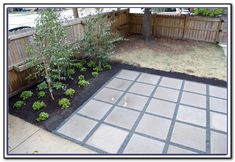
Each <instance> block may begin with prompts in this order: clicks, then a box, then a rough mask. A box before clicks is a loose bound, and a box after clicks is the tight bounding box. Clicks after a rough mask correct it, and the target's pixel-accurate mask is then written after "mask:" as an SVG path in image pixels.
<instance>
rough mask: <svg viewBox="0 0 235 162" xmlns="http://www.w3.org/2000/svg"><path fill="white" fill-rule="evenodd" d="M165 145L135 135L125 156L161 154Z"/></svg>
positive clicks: (126, 149) (127, 147) (125, 151)
mask: <svg viewBox="0 0 235 162" xmlns="http://www.w3.org/2000/svg"><path fill="white" fill-rule="evenodd" d="M164 145H165V143H163V142H161V141H157V140H153V139H150V138H146V137H143V136H140V135H137V134H133V136H132V137H131V139H130V141H129V143H128V144H127V146H126V148H125V150H124V152H123V153H124V154H161V153H162V151H163V148H164Z"/></svg>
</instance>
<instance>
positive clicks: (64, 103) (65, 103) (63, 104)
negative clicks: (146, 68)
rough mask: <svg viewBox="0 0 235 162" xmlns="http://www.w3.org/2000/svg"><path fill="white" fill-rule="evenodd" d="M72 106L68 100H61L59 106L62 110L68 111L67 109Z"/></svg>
mask: <svg viewBox="0 0 235 162" xmlns="http://www.w3.org/2000/svg"><path fill="white" fill-rule="evenodd" d="M70 105H71V104H70V101H69V99H67V98H62V99H60V100H59V106H60V107H61V108H62V109H67V108H69V106H70Z"/></svg>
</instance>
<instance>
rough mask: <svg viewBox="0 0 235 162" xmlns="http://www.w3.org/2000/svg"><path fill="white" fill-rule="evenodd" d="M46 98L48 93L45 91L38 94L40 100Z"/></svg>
mask: <svg viewBox="0 0 235 162" xmlns="http://www.w3.org/2000/svg"><path fill="white" fill-rule="evenodd" d="M45 96H46V92H44V91H39V92H38V98H42V97H45Z"/></svg>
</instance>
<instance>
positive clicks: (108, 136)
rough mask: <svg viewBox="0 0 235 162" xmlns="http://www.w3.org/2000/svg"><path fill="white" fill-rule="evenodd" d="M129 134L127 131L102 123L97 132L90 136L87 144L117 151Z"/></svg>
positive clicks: (108, 150)
mask: <svg viewBox="0 0 235 162" xmlns="http://www.w3.org/2000/svg"><path fill="white" fill-rule="evenodd" d="M127 135H128V132H127V131H124V130H121V129H118V128H114V127H111V126H108V125H106V124H101V125H100V127H99V128H98V129H97V130H96V131H95V133H94V134H93V135H92V136H91V137H90V138H89V140H88V141H87V144H89V145H91V146H94V147H97V148H99V149H101V150H104V151H107V152H109V153H117V151H118V149H119V147H120V146H121V144H122V143H123V142H124V140H125V138H126V137H127Z"/></svg>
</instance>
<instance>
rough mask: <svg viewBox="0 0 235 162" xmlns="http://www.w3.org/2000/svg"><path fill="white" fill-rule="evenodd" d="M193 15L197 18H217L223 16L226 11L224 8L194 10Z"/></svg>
mask: <svg viewBox="0 0 235 162" xmlns="http://www.w3.org/2000/svg"><path fill="white" fill-rule="evenodd" d="M193 13H194V15H196V16H209V17H216V16H219V15H222V14H223V13H224V10H223V9H222V8H194V9H193Z"/></svg>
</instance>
